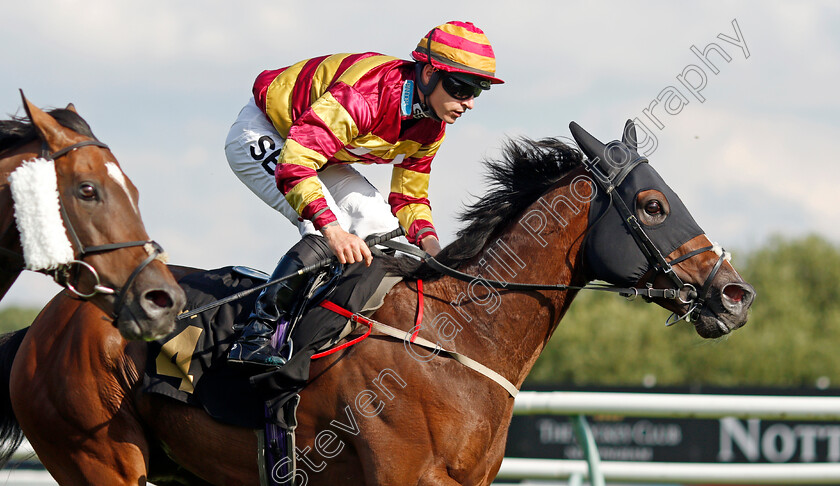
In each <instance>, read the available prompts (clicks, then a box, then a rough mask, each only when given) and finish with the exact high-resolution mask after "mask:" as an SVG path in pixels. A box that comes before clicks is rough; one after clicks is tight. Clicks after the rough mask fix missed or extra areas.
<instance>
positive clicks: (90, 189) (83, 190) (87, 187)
mask: <svg viewBox="0 0 840 486" xmlns="http://www.w3.org/2000/svg"><path fill="white" fill-rule="evenodd" d="M79 197H81V198H82V199H86V200H88V201H91V200H93V199H96V187H94V185H93V184H91V183H90V182H83V183H81V184H79Z"/></svg>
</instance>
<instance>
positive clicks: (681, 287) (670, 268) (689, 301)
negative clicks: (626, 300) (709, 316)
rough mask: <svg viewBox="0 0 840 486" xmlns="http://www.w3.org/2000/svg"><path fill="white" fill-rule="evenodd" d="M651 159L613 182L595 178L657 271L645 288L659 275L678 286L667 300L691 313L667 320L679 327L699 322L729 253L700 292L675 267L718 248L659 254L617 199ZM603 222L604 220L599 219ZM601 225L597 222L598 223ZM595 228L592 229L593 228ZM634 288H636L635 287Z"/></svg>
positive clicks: (641, 159) (642, 160)
mask: <svg viewBox="0 0 840 486" xmlns="http://www.w3.org/2000/svg"><path fill="white" fill-rule="evenodd" d="M647 161H648V160H647V159H646V158H645V157H638V158H637V159H636V160H634V161H633V162H631V163H629V164H627V166H626V167H624V168H623V170H621V171H620V172H619V173H618V174H617V175H616V176H615V177H614V178H613V179H612V180H604V179H602V178H601V177H600V176H599V174H597V173H595V177H592V179H593V180H594V181H595V182H596V183H597V184H598V186H599V188H600V189H601V190H602V191H604V192H605V193H606V194H607V195H609V197H610V205H611V206H612V207H614V208H615V209H616V211H618V213H619V215H620V216H621V220H622V221H623V222H624V225H625V226H626V227H627V229H628V230H629V232H630V235H631V236H632V237H633V240H635V241H636V245H637V246H638V247H639V249H640V250H641V251H642V254H644V256H645V259H646V260H647V261H648V264H649V265H650V269H651V270H653V272H650V271H649V272H648V273H651V276H650V277H649V278H648V279H646V281H645V282H642V283H644V285H645V286H646V288H652V284H651V283H650V281H651V280H653V278H655V277H656V275H658V274H661V275H664V276H665V277H666V278H668V279H669V280H670V281H671V283H673V284H674V286H675V287H674V288H673V289H663V290H671V291H672V292H673V295H668V296H666V297H665V298H667V299H672V300H676V301H678V302H680V303H682V304H685V305H686V306H688V311H686V313H685V314H683V315H682V316H678V315H677V314H676V313H674V314H671V316H670V317H668V320H667V321H666V325H669V326H670V325H672V324H675V323H677V322H679V321H681V320H683V319H685V320H686V321H688V322H691V321H692V320H696V319H697V318H698V317H699V316H700V312H701V311H702V310H703V306H704V304H705V302H706V300H707V299H708V298H709V294H710V293H711V290H712V281H713V280H714V279H715V276H717V273H718V270H720V268H721V266H722V265H723V262H724V260H725V259H726V256H727V253H726V252H725V251H722V250H721V251H720V253H719V254H718V260H717V262H716V263H715V265H714V267H712V271H711V272H709V275H708V276H707V277H706V280H705V281H704V282H703V285H702V286H701V287H700V290H699V291H698V290H697V289H696V288H695V287H694V286H693V285H691V284H690V283H686V282H683V280H682V279H681V278H680V277H679V275H677V273H676V272H675V271H674V266H675V265H677V264H678V263H680V262H683V261H685V260H688V259H689V258H692V257H694V256H697V255H700V254H701V253H705V252H707V251H715V247H714V246H705V247H703V248H698V249H696V250H693V251H690V252H688V253H686V254H684V255H681V256H679V257H677V258H674V259H673V260H671V261H668V260H667V259H666V258H665V256H664V255H662V252H661V251H659V248H658V247H657V246H656V243H654V242H653V240H652V239H651V238H650V236H648V234H647V233H646V232H645V230H644V228H643V227H642V225H641V223H639V219H638V218H636V215H634V214H633V213H632V212H631V211H630V208H628V207H627V204H626V203H625V202H624V200H623V199H622V198H621V197H616V196H615V192H614V189H615V188H616V187H618V186H619V185H620V184H621V183H622V182H623V180H624V178H625V177H626V176H627V175H628V174H629V173H630V171H632V170H633V169H634V168H635V167H636V166H638V165H639V164H641V163H647ZM598 221H600V218H599V219H598ZM596 224H597V221H596ZM590 229H591V228H590ZM631 289H635V288H634V287H631ZM635 290H637V291H639V293H638V294H636V295H642V296H643V297H645V298H649V297H648V296H645V295H644V293H643V292H642V291H641V290H642V289H635Z"/></svg>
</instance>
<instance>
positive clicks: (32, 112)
mask: <svg viewBox="0 0 840 486" xmlns="http://www.w3.org/2000/svg"><path fill="white" fill-rule="evenodd" d="M20 97H21V98H22V99H23V108H24V109H25V110H26V116H28V117H29V120H30V121H31V122H32V126H34V127H35V130H36V131H37V132H38V136H39V137H40V138H41V140H43V141H44V142H46V143H47V145H48V146H49V148H50V150H51V151H53V152H54V151H56V150H58V149H60V148H61V147H65V146H67V145H70V144H71V143H72V141H71V140H70V139H69V138H68V137H67V135H66V129H65V128H64V127H62V126H61V125H60V124H59V123H58V122H57V121H56V120H55V118H53V117H51V116H50V115H48V114H47V113H45V112H44V111H42V110H41V109H40V108H38V107H37V106H35V105H33V104H32V103H30V102H29V100H28V99H26V96H25V95H24V94H23V90H20Z"/></svg>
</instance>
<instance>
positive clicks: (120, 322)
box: [115, 306, 175, 341]
mask: <svg viewBox="0 0 840 486" xmlns="http://www.w3.org/2000/svg"><path fill="white" fill-rule="evenodd" d="M115 324H116V326H117V330H119V332H120V335H121V336H122V337H123V338H125V339H126V340H128V341H154V340H156V339H160V338H162V337H165V336H167V335H169V334H171V333H172V331H174V330H175V319H174V318H173V319H163V320H161V319H157V320H151V319H142V318H137V317H136V316H135V314H134V313H132V312H131V311H130V310H129V308H128V306H126V307H125V308H123V311H122V312H121V313H120V317H119V318H118V319H117V322H116V323H115Z"/></svg>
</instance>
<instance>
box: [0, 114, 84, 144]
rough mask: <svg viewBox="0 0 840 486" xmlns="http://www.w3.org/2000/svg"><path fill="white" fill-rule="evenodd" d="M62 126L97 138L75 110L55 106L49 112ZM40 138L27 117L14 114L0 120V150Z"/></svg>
mask: <svg viewBox="0 0 840 486" xmlns="http://www.w3.org/2000/svg"><path fill="white" fill-rule="evenodd" d="M47 113H48V114H49V115H50V116H52V117H53V118H55V119H56V121H58V123H59V124H61V126H63V127H65V128H69V129H70V130H73V131H74V132H76V133H78V134H80V135H84V136H86V137H90V138H93V139H96V137H95V136H94V135H93V132H92V131H91V130H90V126H89V125H88V124H87V122H86V121H85V120H84V119H83V118H82V117H80V116H79V115H78V113H76V112H75V111H72V110H68V109H65V108H55V109H53V110H49V111H48V112H47ZM37 139H38V132H37V131H36V130H35V127H34V126H33V125H32V122H30V121H29V118H27V117H21V116H13V117H12V118H11V119H9V120H0V150H6V149H10V148H13V147H18V146H20V145H24V144H27V143H29V142H31V141H33V140H37Z"/></svg>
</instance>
